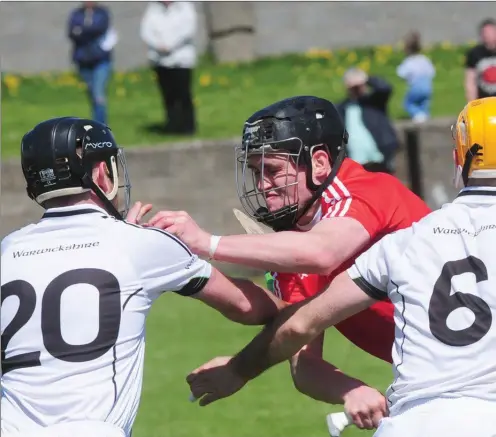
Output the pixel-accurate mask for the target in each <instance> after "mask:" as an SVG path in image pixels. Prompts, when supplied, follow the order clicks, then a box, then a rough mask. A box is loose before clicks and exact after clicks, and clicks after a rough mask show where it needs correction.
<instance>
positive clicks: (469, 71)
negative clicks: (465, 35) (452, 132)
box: [465, 19, 496, 101]
mask: <svg viewBox="0 0 496 437" xmlns="http://www.w3.org/2000/svg"><path fill="white" fill-rule="evenodd" d="M479 36H480V44H478V45H476V46H475V47H472V48H471V49H470V50H469V51H468V52H467V55H466V58H465V96H466V98H467V101H470V100H474V99H480V98H482V97H490V96H496V21H494V20H492V19H487V20H484V21H483V22H482V23H481V24H480V25H479Z"/></svg>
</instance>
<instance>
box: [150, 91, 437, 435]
mask: <svg viewBox="0 0 496 437" xmlns="http://www.w3.org/2000/svg"><path fill="white" fill-rule="evenodd" d="M347 138H348V134H347V132H346V130H345V128H344V124H343V121H342V119H341V117H340V116H339V114H338V112H337V110H336V108H335V106H334V105H333V104H332V103H331V102H329V101H327V100H324V99H321V98H317V97H311V96H299V97H294V98H289V99H285V100H282V101H279V102H276V103H274V104H273V105H270V106H268V107H266V108H264V109H262V110H260V111H258V112H256V113H255V114H254V115H252V116H251V117H250V118H249V119H248V120H247V121H246V123H245V126H244V131H243V141H242V144H241V146H240V147H239V148H238V150H237V153H238V156H237V158H238V163H239V170H238V177H237V180H238V193H239V196H240V200H241V202H242V204H243V206H244V207H245V209H246V210H247V211H248V212H249V213H250V214H251V215H252V216H253V217H254V218H256V219H257V220H258V221H260V222H262V223H264V224H266V225H268V226H270V227H271V228H272V229H274V230H275V231H276V232H275V233H269V234H265V235H228V236H222V237H219V236H215V235H211V234H209V233H208V232H206V231H204V230H202V229H201V228H199V227H198V225H197V224H196V223H195V222H194V221H193V220H192V219H191V217H189V215H188V214H187V213H185V212H182V211H181V212H173V211H162V212H160V213H158V214H156V215H155V216H154V217H153V218H152V219H151V220H150V221H149V223H148V224H149V225H152V226H156V227H160V228H162V229H166V230H168V231H169V232H171V233H173V234H176V235H177V236H178V237H179V238H181V239H182V240H183V241H184V242H185V243H186V244H188V246H189V247H190V249H191V250H192V251H193V252H195V253H197V254H198V255H200V256H204V257H209V258H210V259H215V260H218V261H222V262H229V263H235V264H240V265H244V266H250V267H254V268H258V269H262V270H265V271H271V272H275V273H273V276H274V290H275V293H276V295H278V296H279V297H280V298H281V299H283V300H284V301H286V302H288V303H295V302H299V301H301V300H303V299H306V298H309V297H311V296H313V295H315V294H316V293H318V292H319V291H321V290H323V289H325V287H326V286H327V285H328V284H329V283H330V281H331V280H332V278H333V277H334V276H335V275H337V274H338V273H340V272H342V271H343V270H344V269H346V268H348V267H349V266H351V265H352V263H353V260H354V258H355V257H356V256H358V255H359V254H360V253H361V252H363V251H364V250H366V249H367V248H368V247H370V246H371V245H372V244H373V243H374V242H375V241H377V240H379V239H380V238H381V237H382V236H384V235H385V234H388V233H391V232H394V231H396V230H399V229H402V228H405V227H408V226H410V225H411V224H412V223H413V222H415V221H418V220H420V219H421V218H422V217H423V216H425V215H426V214H428V213H429V212H430V210H429V208H428V207H427V205H426V204H425V203H424V202H423V201H422V200H421V199H420V198H418V197H417V196H416V195H415V194H413V193H412V192H411V191H409V190H408V189H407V188H406V187H405V186H404V185H403V184H402V183H401V182H400V181H399V180H398V179H396V178H394V177H393V176H391V175H387V174H384V173H371V172H367V171H366V170H364V169H363V167H362V166H361V165H359V164H357V163H356V162H354V161H352V160H350V159H349V158H347V157H346V151H345V146H346V143H347ZM336 327H337V329H338V330H339V331H340V332H341V333H342V334H343V335H344V336H345V337H347V338H348V339H349V340H350V341H351V342H352V343H354V344H355V345H357V346H358V347H360V348H361V349H363V350H364V351H366V352H368V353H370V354H372V355H374V356H376V357H378V358H380V359H382V360H384V361H387V362H391V351H392V345H393V339H394V320H393V306H392V304H391V302H389V301H387V302H379V303H377V304H375V305H373V306H372V307H370V308H369V309H367V310H365V311H363V312H361V313H359V314H357V315H355V316H354V317H352V318H350V319H348V320H345V321H343V322H342V323H340V324H339V325H337V326H336ZM322 348H323V336H321V338H319V339H317V340H315V341H314V342H313V343H312V344H309V345H307V346H306V347H305V348H304V349H302V350H301V351H300V352H299V353H298V354H297V355H296V356H295V357H293V359H292V362H291V370H292V375H293V380H294V383H295V386H296V387H297V388H298V390H299V391H301V392H302V393H305V394H307V395H308V396H310V397H312V398H314V399H317V400H321V401H324V402H328V403H332V404H336V403H343V404H344V405H345V409H346V411H347V412H348V413H349V414H350V415H351V417H352V419H353V421H354V423H355V424H356V425H357V426H358V427H360V428H369V429H370V428H373V427H376V426H377V424H378V421H379V420H380V419H381V418H382V417H383V416H384V415H387V405H386V401H385V398H384V396H382V394H380V393H379V392H378V391H377V390H375V389H373V388H370V387H368V386H366V385H365V384H364V383H363V382H361V381H359V380H356V379H354V378H351V377H349V376H347V375H345V374H344V373H342V372H341V371H339V370H338V369H336V367H334V366H332V365H331V364H330V363H328V362H326V361H324V359H323V358H322ZM226 362H229V357H222V358H218V359H214V360H212V361H211V362H209V363H207V364H205V365H204V366H202V367H200V368H199V369H197V370H196V371H194V372H193V373H192V374H191V375H190V376H189V377H188V381H189V382H190V386H191V389H192V393H193V395H194V396H196V397H197V398H200V397H202V396H204V397H203V398H202V399H201V400H200V405H207V404H208V403H209V402H212V401H213V400H215V399H218V397H217V398H215V394H213V393H209V392H208V388H207V389H206V388H202V387H197V386H195V384H194V378H195V375H196V374H197V373H198V372H201V371H202V369H205V368H208V367H215V366H218V365H222V364H225V363H226Z"/></svg>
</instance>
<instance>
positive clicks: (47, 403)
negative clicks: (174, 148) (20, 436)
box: [1, 205, 211, 436]
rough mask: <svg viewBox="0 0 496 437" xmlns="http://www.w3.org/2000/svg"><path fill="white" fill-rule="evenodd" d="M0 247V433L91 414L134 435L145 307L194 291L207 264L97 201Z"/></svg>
mask: <svg viewBox="0 0 496 437" xmlns="http://www.w3.org/2000/svg"><path fill="white" fill-rule="evenodd" d="M1 254H2V258H1V269H2V270H1V271H2V277H1V283H2V288H1V302H2V306H1V331H2V401H1V416H2V417H1V418H2V432H3V431H11V432H13V431H16V430H18V431H23V432H26V431H32V430H33V429H34V430H35V429H37V428H38V427H39V426H43V427H45V426H49V425H53V424H57V423H62V422H67V421H76V420H97V421H105V422H109V423H111V424H114V425H116V426H118V427H119V428H121V429H122V430H124V432H125V434H126V436H129V435H131V428H132V425H133V422H134V419H135V417H136V413H137V409H138V405H139V401H140V396H141V386H142V374H143V360H144V353H145V338H144V335H145V319H146V316H147V314H148V311H149V310H150V307H151V305H152V303H153V302H154V300H155V299H156V298H157V297H159V296H160V295H161V294H162V293H163V292H165V291H175V292H178V293H180V294H183V295H193V294H195V293H197V292H198V291H200V290H201V289H202V288H203V286H204V285H205V284H206V282H207V281H208V278H209V277H210V274H211V266H210V264H208V263H207V262H205V261H203V260H200V259H198V257H197V256H195V255H193V254H192V253H191V252H190V250H189V249H188V248H187V247H186V246H185V245H184V244H183V243H182V242H181V241H180V240H178V239H177V238H175V237H174V236H172V235H170V234H168V233H166V232H163V231H161V230H158V229H154V228H148V229H147V228H142V227H140V226H136V225H131V224H128V223H126V222H123V221H119V220H116V219H114V218H113V217H111V216H109V215H108V214H107V213H106V212H105V211H104V210H103V209H100V208H98V207H96V206H93V205H91V206H90V205H78V206H72V207H65V208H56V209H50V210H48V211H47V212H46V213H45V214H44V216H43V218H42V219H41V220H40V221H39V222H38V223H36V224H32V225H29V226H27V227H25V228H23V229H21V230H19V231H17V232H14V233H12V234H10V235H9V236H8V237H6V238H5V239H4V240H3V241H2V253H1Z"/></svg>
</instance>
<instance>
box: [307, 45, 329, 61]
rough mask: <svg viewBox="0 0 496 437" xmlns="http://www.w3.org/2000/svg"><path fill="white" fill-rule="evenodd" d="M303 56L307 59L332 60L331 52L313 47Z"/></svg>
mask: <svg viewBox="0 0 496 437" xmlns="http://www.w3.org/2000/svg"><path fill="white" fill-rule="evenodd" d="M305 56H306V57H307V58H309V59H332V52H331V51H330V50H326V49H319V48H316V47H313V48H311V49H310V50H308V51H307V52H306V53H305Z"/></svg>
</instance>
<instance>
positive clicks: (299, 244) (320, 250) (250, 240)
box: [214, 232, 339, 274]
mask: <svg viewBox="0 0 496 437" xmlns="http://www.w3.org/2000/svg"><path fill="white" fill-rule="evenodd" d="M324 240H325V239H324ZM324 240H323V238H322V236H321V235H320V234H318V235H313V233H312V232H278V233H273V234H265V235H227V236H224V237H222V238H221V240H220V242H219V245H218V247H217V250H216V252H215V257H214V258H215V259H216V260H218V261H222V262H229V263H233V264H242V265H245V266H249V267H253V268H256V269H261V270H270V271H276V272H291V273H317V274H327V273H329V272H330V271H332V269H334V268H335V267H336V266H337V265H338V264H339V262H338V260H335V259H334V258H335V257H334V253H333V252H332V251H331V250H329V248H328V247H326V245H325V241H324Z"/></svg>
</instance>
